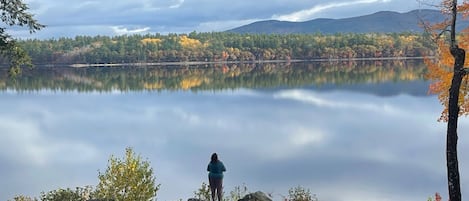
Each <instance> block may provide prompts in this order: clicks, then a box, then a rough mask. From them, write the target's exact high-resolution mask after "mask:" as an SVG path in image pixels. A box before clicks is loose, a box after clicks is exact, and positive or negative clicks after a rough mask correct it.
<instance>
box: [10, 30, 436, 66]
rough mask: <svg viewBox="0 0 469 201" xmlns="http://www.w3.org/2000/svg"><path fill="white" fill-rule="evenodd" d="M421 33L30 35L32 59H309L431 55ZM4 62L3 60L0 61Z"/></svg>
mask: <svg viewBox="0 0 469 201" xmlns="http://www.w3.org/2000/svg"><path fill="white" fill-rule="evenodd" d="M432 44H433V43H431V42H430V41H429V40H428V36H426V35H425V34H413V33H390V34H378V33H368V34H352V33H350V34H334V35H322V34H320V33H316V34H288V35H281V34H236V33H226V32H213V33H196V32H192V33H189V34H168V35H160V34H151V35H150V34H148V35H124V36H115V37H109V36H93V37H92V36H78V37H75V38H59V39H50V40H38V39H30V40H24V41H20V45H21V46H22V47H24V48H25V50H26V51H27V52H28V53H29V55H30V56H31V57H32V60H33V63H35V64H77V63H79V64H111V63H155V62H187V61H203V62H222V61H257V60H312V59H351V58H383V57H420V56H424V55H433V54H434V52H433V51H434V49H435V48H434V47H433V46H432ZM4 62H5V61H4Z"/></svg>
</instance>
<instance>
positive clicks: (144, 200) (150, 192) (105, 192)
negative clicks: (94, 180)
mask: <svg viewBox="0 0 469 201" xmlns="http://www.w3.org/2000/svg"><path fill="white" fill-rule="evenodd" d="M98 178H99V184H98V186H97V188H96V197H97V198H98V199H111V200H118V201H136V200H139V201H148V200H152V199H154V198H155V197H156V192H157V191H158V189H159V188H160V185H159V184H158V185H157V184H156V183H155V177H154V176H153V169H152V168H151V167H150V163H149V162H148V161H145V160H142V158H141V157H140V155H136V154H135V153H134V151H133V150H132V148H126V150H125V158H123V159H119V158H116V157H114V156H111V157H110V159H109V161H108V167H107V169H106V172H104V173H101V172H99V175H98Z"/></svg>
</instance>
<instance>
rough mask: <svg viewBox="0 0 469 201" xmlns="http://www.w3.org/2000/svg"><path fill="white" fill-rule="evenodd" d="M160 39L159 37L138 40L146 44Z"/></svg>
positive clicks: (154, 42)
mask: <svg viewBox="0 0 469 201" xmlns="http://www.w3.org/2000/svg"><path fill="white" fill-rule="evenodd" d="M161 41H162V40H161V39H159V38H144V39H142V40H141V41H140V42H141V43H143V44H145V45H146V44H149V43H153V44H158V43H161Z"/></svg>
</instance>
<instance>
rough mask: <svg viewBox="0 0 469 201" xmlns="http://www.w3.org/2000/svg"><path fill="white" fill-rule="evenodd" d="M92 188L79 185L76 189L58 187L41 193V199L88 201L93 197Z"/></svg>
mask: <svg viewBox="0 0 469 201" xmlns="http://www.w3.org/2000/svg"><path fill="white" fill-rule="evenodd" d="M92 190H93V189H92V188H91V187H90V186H86V187H84V188H81V187H77V188H76V189H75V190H72V189H70V188H67V189H58V190H53V191H49V192H47V193H44V192H42V193H41V199H40V200H41V201H68V200H70V201H72V200H73V201H87V200H89V199H91V193H92Z"/></svg>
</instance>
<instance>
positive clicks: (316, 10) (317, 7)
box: [11, 0, 435, 38]
mask: <svg viewBox="0 0 469 201" xmlns="http://www.w3.org/2000/svg"><path fill="white" fill-rule="evenodd" d="M24 1H25V2H26V3H27V4H28V5H29V7H30V11H31V13H33V14H35V16H36V18H37V19H38V20H39V22H40V23H42V24H45V25H47V28H46V29H44V30H42V31H40V32H37V33H36V34H34V35H30V34H29V32H28V31H27V30H17V29H15V30H11V34H12V35H14V36H15V37H18V38H31V37H33V38H59V37H74V36H76V35H110V36H113V35H122V34H145V33H161V34H167V33H189V32H192V31H197V32H212V31H225V30H229V29H232V28H235V27H238V26H242V25H246V24H249V23H252V22H255V21H260V20H283V21H296V22H299V21H307V20H311V19H316V18H334V19H339V18H346V17H354V16H360V15H367V14H372V13H375V12H378V11H384V10H386V11H397V12H408V11H410V10H413V9H419V8H426V7H425V5H424V4H422V3H420V2H419V0H332V1H331V0H294V1H291V0H236V1H233V0H230V1H226V0H67V1H63V0H24ZM425 1H426V2H427V3H429V4H433V1H435V0H425ZM427 8H428V7H427Z"/></svg>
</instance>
